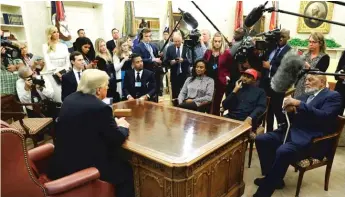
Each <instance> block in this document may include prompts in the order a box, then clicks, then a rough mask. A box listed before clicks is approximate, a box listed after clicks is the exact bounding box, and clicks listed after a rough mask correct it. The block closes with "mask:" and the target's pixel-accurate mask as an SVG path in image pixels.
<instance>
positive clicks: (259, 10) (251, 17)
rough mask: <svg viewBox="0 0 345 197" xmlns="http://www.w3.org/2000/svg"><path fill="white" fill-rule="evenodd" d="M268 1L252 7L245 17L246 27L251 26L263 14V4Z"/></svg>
mask: <svg viewBox="0 0 345 197" xmlns="http://www.w3.org/2000/svg"><path fill="white" fill-rule="evenodd" d="M267 3H268V1H266V3H265V4H264V5H259V6H258V7H256V8H254V9H253V10H252V11H251V12H250V13H249V14H248V16H247V17H246V20H245V21H244V24H245V25H246V26H247V27H251V26H253V25H254V24H255V23H256V22H257V21H258V20H259V19H260V18H261V17H262V15H263V12H264V11H265V6H266V5H267Z"/></svg>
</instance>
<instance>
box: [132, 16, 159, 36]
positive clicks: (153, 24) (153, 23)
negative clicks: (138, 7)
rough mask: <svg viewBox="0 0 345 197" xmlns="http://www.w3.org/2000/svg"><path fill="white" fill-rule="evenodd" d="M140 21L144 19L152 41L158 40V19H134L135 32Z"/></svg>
mask: <svg viewBox="0 0 345 197" xmlns="http://www.w3.org/2000/svg"><path fill="white" fill-rule="evenodd" d="M141 19H145V21H146V22H147V25H148V28H150V29H151V32H152V40H159V36H160V35H159V31H160V23H159V18H149V17H135V28H136V30H138V29H139V24H140V23H141Z"/></svg>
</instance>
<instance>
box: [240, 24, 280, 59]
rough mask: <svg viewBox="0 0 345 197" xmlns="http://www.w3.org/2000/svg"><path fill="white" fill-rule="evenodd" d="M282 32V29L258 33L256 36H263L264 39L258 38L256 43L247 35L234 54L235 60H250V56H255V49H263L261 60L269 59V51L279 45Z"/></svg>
mask: <svg viewBox="0 0 345 197" xmlns="http://www.w3.org/2000/svg"><path fill="white" fill-rule="evenodd" d="M280 34H281V32H280V29H275V30H272V31H268V32H263V33H261V34H258V35H256V36H255V37H260V36H263V37H264V40H256V41H255V44H254V41H253V39H252V38H251V37H249V36H246V37H245V38H244V39H243V41H242V43H241V45H240V47H239V48H238V50H237V52H236V53H235V55H234V58H235V60H236V61H237V62H238V63H243V62H245V61H246V60H248V58H251V57H253V56H254V50H255V49H256V50H258V51H262V52H261V53H260V57H261V58H260V59H261V60H267V59H268V54H267V52H268V51H271V50H272V49H274V48H276V47H277V45H278V42H279V40H280Z"/></svg>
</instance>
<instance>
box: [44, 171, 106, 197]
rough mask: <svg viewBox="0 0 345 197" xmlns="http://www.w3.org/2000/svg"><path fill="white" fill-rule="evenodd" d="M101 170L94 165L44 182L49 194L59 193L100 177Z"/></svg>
mask: <svg viewBox="0 0 345 197" xmlns="http://www.w3.org/2000/svg"><path fill="white" fill-rule="evenodd" d="M99 177H100V174H99V171H98V170H97V169H96V168H94V167H92V168H86V169H84V170H80V171H78V172H76V173H73V174H71V175H68V176H65V177H62V178H60V179H57V180H54V181H50V182H48V183H45V184H44V187H45V189H46V191H47V194H48V195H54V194H59V193H63V192H67V191H69V190H72V189H73V188H76V187H79V186H82V185H84V184H86V183H88V182H90V181H93V180H97V179H99Z"/></svg>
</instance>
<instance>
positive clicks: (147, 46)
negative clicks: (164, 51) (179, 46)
mask: <svg viewBox="0 0 345 197" xmlns="http://www.w3.org/2000/svg"><path fill="white" fill-rule="evenodd" d="M145 46H146V49H147V50H148V51H149V53H150V56H151V59H154V58H155V55H153V49H152V47H151V45H150V44H148V43H145Z"/></svg>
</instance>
